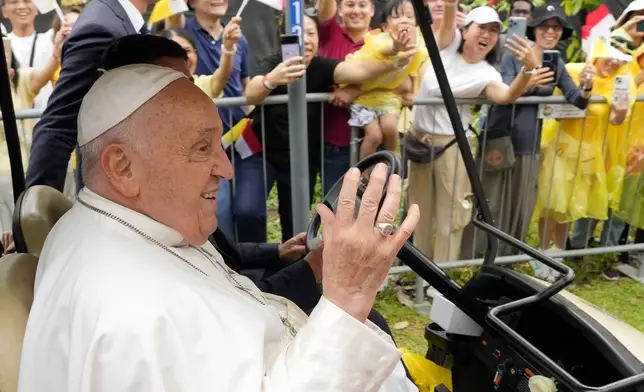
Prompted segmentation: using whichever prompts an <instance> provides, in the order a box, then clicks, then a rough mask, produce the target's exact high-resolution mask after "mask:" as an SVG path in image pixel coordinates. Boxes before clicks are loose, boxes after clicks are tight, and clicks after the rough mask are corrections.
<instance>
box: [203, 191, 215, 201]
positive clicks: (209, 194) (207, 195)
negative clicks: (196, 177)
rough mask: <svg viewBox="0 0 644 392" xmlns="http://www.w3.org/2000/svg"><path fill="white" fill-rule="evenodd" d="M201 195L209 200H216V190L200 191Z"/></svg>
mask: <svg viewBox="0 0 644 392" xmlns="http://www.w3.org/2000/svg"><path fill="white" fill-rule="evenodd" d="M201 197H202V198H204V199H206V200H210V201H214V200H217V191H214V192H205V193H202V194H201Z"/></svg>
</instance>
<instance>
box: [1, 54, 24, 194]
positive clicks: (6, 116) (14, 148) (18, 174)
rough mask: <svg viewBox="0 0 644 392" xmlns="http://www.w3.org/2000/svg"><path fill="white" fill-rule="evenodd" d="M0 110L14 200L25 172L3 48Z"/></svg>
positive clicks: (21, 184) (22, 189)
mask: <svg viewBox="0 0 644 392" xmlns="http://www.w3.org/2000/svg"><path fill="white" fill-rule="evenodd" d="M16 72H18V70H16ZM0 111H1V112H2V123H3V124H4V134H5V139H6V143H7V151H8V153H9V162H10V166H11V182H12V184H13V199H14V201H16V200H18V197H20V194H22V192H23V191H24V190H25V172H24V171H23V169H22V154H21V149H20V138H18V125H17V123H16V112H15V111H14V107H13V99H12V98H11V82H10V80H9V68H8V67H7V56H5V53H4V50H2V51H0Z"/></svg>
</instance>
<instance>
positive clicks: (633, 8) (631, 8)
mask: <svg viewBox="0 0 644 392" xmlns="http://www.w3.org/2000/svg"><path fill="white" fill-rule="evenodd" d="M642 10H644V0H635V1H632V2H631V3H630V4H629V5H628V7H626V9H625V10H624V12H622V14H621V15H620V16H619V19H617V22H615V27H622V25H623V24H624V23H626V16H627V15H628V14H629V13H631V12H637V11H642Z"/></svg>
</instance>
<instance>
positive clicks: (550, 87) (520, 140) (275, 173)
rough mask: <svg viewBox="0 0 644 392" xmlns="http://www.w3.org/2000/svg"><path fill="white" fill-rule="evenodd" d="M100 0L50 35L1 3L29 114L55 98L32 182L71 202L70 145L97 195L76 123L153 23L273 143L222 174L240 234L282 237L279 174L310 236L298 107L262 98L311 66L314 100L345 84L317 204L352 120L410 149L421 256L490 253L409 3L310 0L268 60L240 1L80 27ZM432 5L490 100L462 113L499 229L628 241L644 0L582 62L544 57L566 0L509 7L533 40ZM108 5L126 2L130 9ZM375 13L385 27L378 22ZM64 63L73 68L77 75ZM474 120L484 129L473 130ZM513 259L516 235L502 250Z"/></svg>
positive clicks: (227, 221)
mask: <svg viewBox="0 0 644 392" xmlns="http://www.w3.org/2000/svg"><path fill="white" fill-rule="evenodd" d="M84 1H85V0H79V1H77V2H75V3H74V2H71V3H63V4H62V9H63V10H64V13H65V20H64V21H60V20H59V19H58V18H57V17H56V18H54V23H53V26H52V29H51V30H50V31H48V32H47V33H44V34H39V33H36V32H35V29H34V18H35V15H36V14H37V10H36V7H35V5H34V4H33V3H32V2H31V1H30V0H5V1H4V3H3V6H2V9H3V14H4V16H5V17H6V18H7V19H8V22H9V24H10V26H11V33H9V34H8V35H7V37H9V38H10V39H11V47H12V51H13V54H14V55H13V60H12V64H11V66H10V68H11V70H12V71H11V75H12V79H11V80H12V85H13V86H14V91H13V94H14V104H15V106H16V109H25V108H30V107H35V108H42V109H44V113H43V116H42V118H41V119H40V120H39V121H38V122H37V123H36V125H35V127H34V124H33V122H31V121H28V120H25V121H20V124H19V125H20V135H21V141H22V146H23V157H24V158H25V162H24V164H25V167H26V168H27V185H28V186H30V185H34V184H45V185H50V186H53V187H55V188H57V189H60V190H63V189H64V190H65V191H66V194H69V195H70V197H73V194H74V193H75V192H74V190H73V189H72V190H71V191H70V189H69V188H70V187H69V185H70V181H69V177H70V170H68V162H69V161H70V159H69V158H70V156H71V158H72V159H71V164H70V165H69V167H70V168H71V169H73V170H74V171H75V172H76V181H75V183H76V186H75V189H77V190H79V189H81V188H82V186H83V179H82V175H81V174H82V171H83V169H82V168H83V165H84V163H85V161H84V159H83V157H82V154H79V151H75V149H76V124H75V120H76V116H77V112H78V107H79V106H80V102H81V100H82V97H83V95H84V93H85V92H86V91H87V89H88V88H89V87H90V86H91V83H93V81H94V80H95V79H96V77H97V76H98V74H97V71H96V69H97V68H98V67H99V65H100V64H101V56H102V51H104V49H105V48H106V47H107V45H108V44H110V43H111V42H112V41H113V40H114V39H116V38H118V37H120V36H122V35H128V34H136V33H139V34H152V35H154V36H161V37H165V38H167V39H169V40H172V41H174V42H176V43H177V44H178V45H180V46H181V47H182V48H183V49H184V50H185V52H186V53H187V56H188V64H189V70H190V73H191V75H192V79H193V80H194V83H195V84H196V85H197V86H199V88H200V89H201V90H202V91H204V92H205V93H206V94H207V95H208V96H209V97H211V98H213V99H215V98H220V97H245V98H246V99H247V103H248V104H247V105H246V106H242V107H227V108H223V107H220V108H219V113H220V116H221V119H222V121H223V126H224V133H226V132H229V131H231V130H232V131H231V132H230V134H233V133H235V134H236V135H237V136H234V137H238V136H239V134H243V135H245V137H248V136H247V135H248V133H245V131H246V130H247V129H248V130H250V131H252V132H250V133H252V137H253V138H254V139H256V140H255V143H254V145H255V146H256V147H257V146H261V147H259V148H255V149H254V150H251V151H250V152H248V151H244V152H241V151H238V149H236V148H235V144H234V143H233V144H232V145H231V147H230V148H229V149H228V154H229V157H230V158H231V160H232V161H233V162H234V167H235V175H234V180H233V181H226V180H224V181H222V184H221V185H220V188H219V191H218V195H217V198H218V202H219V205H218V213H217V214H218V220H219V227H220V228H222V230H224V231H226V232H227V233H228V234H229V235H230V236H231V237H234V238H236V240H237V241H239V242H266V241H267V239H268V235H267V208H266V204H267V195H268V194H269V193H270V191H271V189H272V188H273V187H274V185H277V194H278V199H279V207H278V211H279V215H280V222H281V227H282V241H287V240H288V239H289V238H291V237H293V235H294V234H295V233H293V228H292V212H291V207H292V206H291V205H292V203H291V178H290V164H291V163H290V159H289V148H290V147H289V137H288V134H289V118H288V108H287V105H268V106H264V107H262V106H261V105H260V104H261V102H262V100H263V99H264V98H265V97H267V96H269V95H281V94H285V93H286V91H287V89H286V87H287V86H288V85H289V84H290V83H292V82H293V81H295V80H297V79H299V78H301V77H305V78H306V86H307V92H308V93H321V92H330V93H331V98H330V99H329V102H328V103H327V104H324V105H320V104H316V103H309V105H308V108H307V120H308V121H307V126H308V132H309V137H308V140H309V148H308V151H309V162H308V163H309V166H308V167H309V179H310V189H311V198H313V189H314V188H315V183H316V181H317V179H318V176H320V175H321V174H322V173H323V176H321V177H322V180H323V183H322V191H323V192H324V193H326V192H327V191H328V190H329V189H330V188H331V186H333V185H334V184H335V183H336V182H337V180H338V179H339V178H340V177H341V176H342V175H343V174H344V173H345V172H346V170H347V169H348V168H349V166H350V164H349V162H350V153H349V152H350V148H349V145H350V143H351V140H350V134H351V131H350V127H359V128H361V129H362V130H363V131H364V138H363V139H362V142H361V145H360V157H361V158H363V157H365V156H367V155H370V154H372V153H373V152H375V151H377V150H378V149H379V148H385V149H388V150H392V151H400V152H403V153H405V157H406V158H407V159H408V173H407V183H408V185H407V196H408V201H409V202H410V203H417V204H419V205H420V206H421V210H422V211H425V212H426V214H427V215H425V217H426V218H425V219H423V221H421V224H420V225H419V227H418V229H417V232H416V235H415V236H414V241H415V243H416V245H417V246H418V247H419V249H421V250H422V251H423V252H424V253H425V254H426V255H427V256H429V257H430V258H432V259H433V260H435V261H439V262H440V261H448V260H456V259H458V258H461V259H466V258H475V257H477V256H478V255H479V254H480V252H481V251H482V250H483V249H484V247H485V243H486V237H485V235H483V234H481V233H480V232H479V231H478V230H475V229H474V228H473V225H472V224H471V220H472V214H473V213H474V210H475V206H474V201H473V199H472V195H471V186H470V182H469V179H468V177H467V174H466V172H465V168H464V164H463V160H462V158H461V156H460V151H459V150H458V147H457V146H456V145H455V143H454V130H453V127H452V124H451V122H450V120H449V117H448V115H447V110H446V108H445V107H444V106H440V105H426V106H422V105H416V106H414V107H413V109H411V104H412V102H413V100H414V99H415V98H420V99H423V98H432V97H440V96H441V93H440V88H439V85H438V81H437V77H436V74H435V73H434V70H433V68H432V67H431V61H430V60H429V57H428V53H427V48H426V47H425V45H424V41H423V38H422V35H421V34H420V30H419V29H418V26H417V19H416V16H415V12H414V8H413V6H412V4H411V2H410V1H409V0H389V1H387V2H386V4H384V6H382V7H379V8H381V9H380V14H379V15H377V14H376V13H375V7H374V4H373V3H372V2H371V1H370V0H342V1H339V2H336V1H334V0H318V1H317V3H315V4H309V5H311V6H310V7H306V10H305V18H304V23H303V37H304V40H303V41H304V42H303V44H304V47H303V53H304V56H303V57H301V58H300V57H294V58H290V59H287V60H285V61H282V57H281V53H280V51H279V48H274V49H275V51H274V54H271V55H268V56H265V57H263V58H261V59H259V61H255V63H253V57H252V54H251V52H250V47H251V46H252V45H250V44H249V42H248V40H247V38H246V37H245V36H244V34H243V31H242V30H243V29H242V28H241V26H242V25H243V24H242V18H239V17H233V18H231V19H230V20H229V21H228V22H227V23H225V24H224V23H223V21H222V20H223V18H224V17H225V15H226V14H227V12H228V11H229V10H228V3H227V2H225V1H224V2H216V3H213V2H210V1H206V0H191V1H190V2H189V7H190V8H191V10H192V11H193V15H194V16H192V17H188V16H186V15H184V14H182V13H180V14H176V15H173V16H171V17H169V18H167V19H165V20H163V21H161V22H158V23H156V24H154V25H151V26H149V27H150V29H148V26H146V24H145V21H144V20H143V17H142V14H143V13H144V12H145V10H146V9H147V8H148V6H149V2H145V1H143V0H141V1H140V4H138V3H136V2H134V1H133V2H130V1H119V2H118V4H119V5H120V6H122V8H123V10H124V15H125V16H126V17H127V18H128V19H129V20H130V22H131V23H130V24H128V25H127V26H126V25H125V24H124V25H123V26H100V25H97V24H95V23H86V24H84V23H83V20H84V19H85V17H81V18H80V19H79V21H80V22H78V23H79V24H80V25H79V26H75V23H77V19H78V18H79V15H82V13H83V7H84V6H85V3H84ZM121 3H122V4H121ZM426 4H427V6H428V7H429V9H430V12H431V15H432V22H433V24H432V31H433V32H434V35H435V37H436V40H437V43H438V46H439V49H440V50H441V59H442V61H443V63H444V65H445V69H446V71H447V76H448V79H449V80H450V87H451V88H452V90H453V92H454V95H455V96H456V97H457V98H478V97H485V98H487V99H488V100H489V101H490V104H489V105H484V106H483V107H482V108H475V110H472V107H471V106H469V105H461V106H459V108H458V110H459V114H460V117H461V121H462V123H463V124H462V125H463V127H464V129H466V130H468V135H469V136H471V137H470V140H471V141H472V142H473V148H472V151H473V153H474V154H475V156H476V160H477V164H478V166H479V169H480V173H481V176H482V177H481V179H482V183H483V186H484V190H485V193H486V196H487V197H488V200H489V202H490V206H491V208H492V212H493V215H494V218H495V223H496V224H497V225H498V227H500V228H501V229H502V230H503V231H505V232H507V233H510V234H511V235H513V236H514V237H516V238H518V239H520V240H522V241H525V239H526V236H527V234H528V231H529V226H530V223H531V222H532V221H533V216H537V217H538V218H539V225H538V227H539V237H540V241H539V242H540V246H541V248H543V249H544V250H547V251H554V252H556V251H560V250H562V249H576V248H584V247H586V246H588V244H589V242H591V240H592V238H593V233H594V229H595V226H596V225H597V222H602V221H603V222H605V224H604V225H603V232H602V236H601V241H600V242H601V245H602V246H611V245H617V244H618V243H619V242H620V241H623V237H624V235H625V233H628V231H629V229H630V227H631V226H632V227H634V228H638V229H639V228H640V227H641V226H642V224H641V223H642V221H644V219H642V218H639V217H640V216H642V214H644V211H640V210H641V208H639V205H640V204H641V202H640V201H639V196H637V195H639V191H638V189H639V186H638V178H639V171H638V167H639V163H638V162H639V160H638V157H639V156H640V155H641V154H640V152H641V149H640V147H639V144H638V143H640V141H639V139H638V135H637V134H638V132H637V127H633V126H631V124H637V116H638V115H639V111H641V109H639V104H637V103H636V102H635V98H636V96H637V91H638V87H639V84H638V83H640V82H641V81H642V79H644V77H642V73H641V69H642V65H644V56H641V55H640V54H641V53H642V49H641V40H642V36H643V35H644V33H642V32H639V31H638V30H637V23H638V22H639V21H640V20H641V18H644V16H642V15H644V3H642V1H641V0H639V1H634V2H632V3H631V5H630V6H629V7H628V9H626V10H625V11H624V13H623V15H622V16H621V17H620V18H619V20H618V22H617V24H616V25H615V26H614V29H613V32H612V33H611V36H610V38H609V39H607V40H606V41H602V42H599V41H601V40H598V42H597V43H596V45H594V46H593V47H594V48H597V50H594V52H593V53H588V54H586V57H585V59H584V60H583V61H582V62H581V63H577V64H575V63H569V64H566V62H565V60H564V58H565V56H564V55H563V54H561V56H559V57H557V63H556V64H554V65H551V66H550V68H548V67H545V66H544V65H543V58H544V52H546V51H552V50H556V49H558V48H560V47H561V43H562V42H563V43H565V42H566V41H567V40H568V39H569V38H570V37H571V36H572V34H573V28H572V25H571V22H570V21H569V19H568V17H567V16H566V15H565V13H564V12H563V10H562V9H561V7H560V6H559V5H558V4H555V3H547V4H546V5H544V6H542V7H538V8H535V7H534V6H533V4H532V3H531V2H529V1H526V0H515V1H513V2H512V4H511V7H512V8H511V10H510V15H508V16H514V17H524V18H526V19H527V21H528V28H527V32H526V35H525V37H522V36H516V37H508V36H506V33H505V32H504V30H505V28H504V23H503V20H501V18H500V17H499V14H498V13H497V12H496V11H495V10H494V9H493V8H491V7H487V6H482V7H476V8H473V9H471V10H468V9H467V7H465V6H464V5H463V4H459V2H458V1H456V0H426ZM105 7H107V8H112V10H111V12H114V10H113V8H114V6H112V5H110V4H107V3H106V4H105ZM267 12H268V11H267ZM87 20H90V18H89V17H87ZM374 21H375V23H374ZM374 24H376V25H377V26H378V27H379V28H376V29H372V26H374ZM278 25H279V28H278V30H279V31H270V32H266V34H273V35H275V36H277V37H279V34H282V33H284V28H283V22H281V23H278ZM74 29H76V30H79V32H78V34H77V35H75V37H78V41H74V40H73V38H74V36H72V40H71V41H70V42H66V39H67V37H68V36H69V33H70V31H73V30H74ZM83 29H85V30H83ZM81 30H82V31H81ZM103 30H105V31H103ZM81 32H82V33H83V34H81ZM617 42H619V43H621V44H619V45H617ZM624 42H626V44H624ZM63 45H64V47H65V51H64V52H63ZM87 45H91V47H92V49H91V50H89V49H88V46H87ZM128 45H129V43H128V41H127V40H126V41H123V42H121V46H122V47H121V48H120V50H123V51H128V50H131V51H136V50H139V49H137V48H136V45H134V46H132V47H134V49H132V47H130V46H128ZM144 55H145V53H138V54H137V53H131V56H144ZM62 58H64V59H65V63H64V64H65V67H66V68H67V70H68V72H63V73H62V74H61V73H60V61H61V59H62ZM111 66H113V64H112V65H111ZM59 75H60V76H61V77H60V78H59ZM623 77H627V78H623ZM616 80H617V81H625V82H624V83H625V84H626V85H627V86H626V87H627V88H626V90H624V89H623V88H622V89H620V90H619V91H620V92H622V93H623V92H624V91H626V93H625V94H622V93H620V94H622V95H621V96H619V97H617V98H616V99H613V98H614V91H615V90H614V85H615V81H616ZM56 85H59V86H58V87H57V88H56V89H55V90H53V92H52V87H53V86H56ZM640 91H641V90H640ZM552 95H562V96H564V97H565V99H566V101H567V102H569V103H570V104H572V105H574V106H576V107H578V108H580V109H584V110H586V117H585V118H584V119H581V118H575V119H563V120H557V119H542V116H540V114H539V112H540V106H539V105H538V104H526V105H522V104H514V102H515V101H516V100H517V99H518V98H520V97H525V96H536V97H546V96H552ZM593 95H601V96H604V97H606V99H607V100H608V103H592V104H589V101H588V100H589V98H590V97H591V96H593ZM43 101H44V102H45V103H47V102H48V104H47V105H44V104H42V102H43ZM239 127H243V128H247V129H244V130H242V131H239V129H238V128H239ZM474 128H476V129H479V130H481V131H482V132H479V133H476V134H475V135H474V134H473V132H472V131H471V130H474ZM474 131H475V130H474ZM32 135H33V136H32ZM402 135H404V137H401V136H402ZM473 135H474V136H476V135H477V136H478V137H474V136H473ZM229 136H230V135H229ZM233 141H234V140H233ZM476 142H478V143H476ZM474 143H476V144H477V145H478V147H476V148H475V147H474ZM562 146H565V147H562ZM6 155H7V154H6V152H5V153H4V157H3V159H4V160H5V162H7V156H6ZM77 158H78V159H77ZM579 162H583V164H580V163H579ZM3 168H4V169H3V173H2V174H3V177H2V181H3V183H2V184H3V192H2V193H3V195H2V198H3V200H4V202H3V204H2V208H3V213H2V231H3V232H6V231H9V228H10V220H11V213H12V208H13V207H12V206H13V204H12V198H13V196H12V195H11V192H10V185H11V182H10V177H9V174H10V173H9V168H8V164H3ZM66 180H67V181H66ZM233 183H234V187H233ZM72 188H73V187H72ZM233 188H234V189H233ZM624 190H626V191H624ZM571 224H574V225H573V228H572V230H571ZM638 237H642V236H641V233H639V231H638ZM514 252H515V251H514V250H513V249H511V248H510V247H508V246H505V245H501V248H500V252H499V254H500V255H507V254H512V253H514ZM533 267H534V268H535V269H536V270H538V271H537V272H538V274H539V275H540V276H541V277H543V278H547V279H552V278H553V277H554V275H555V274H554V272H553V271H549V270H547V269H542V268H540V266H539V265H538V264H536V263H533ZM605 276H607V277H609V278H615V277H616V272H615V271H610V270H607V271H605Z"/></svg>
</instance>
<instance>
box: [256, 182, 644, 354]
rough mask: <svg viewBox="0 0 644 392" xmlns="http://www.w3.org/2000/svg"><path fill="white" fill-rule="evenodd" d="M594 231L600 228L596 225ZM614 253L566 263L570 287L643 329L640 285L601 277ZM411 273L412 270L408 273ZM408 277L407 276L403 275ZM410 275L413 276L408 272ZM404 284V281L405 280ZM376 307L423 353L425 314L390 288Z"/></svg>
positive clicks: (397, 334) (460, 276)
mask: <svg viewBox="0 0 644 392" xmlns="http://www.w3.org/2000/svg"><path fill="white" fill-rule="evenodd" d="M319 200H320V185H319V181H318V185H317V186H316V189H315V196H314V202H317V201H319ZM267 206H268V238H269V241H271V242H279V241H280V239H281V226H280V223H279V214H278V213H277V206H278V203H277V190H276V188H275V187H274V188H273V190H272V191H271V193H270V195H269V199H268V203H267ZM598 226H599V227H598V228H597V231H599V230H601V225H598ZM527 242H528V243H529V244H530V245H531V246H537V245H538V236H537V226H536V220H534V221H533V222H532V225H531V227H530V233H529V234H528V236H527ZM614 258H615V255H598V256H588V257H585V258H584V260H583V261H582V262H580V263H569V262H568V263H567V264H568V265H570V266H571V267H572V268H573V269H574V270H575V275H576V279H575V283H574V285H573V286H572V287H570V291H571V292H572V293H573V294H575V295H577V296H579V297H581V298H583V299H585V300H587V301H589V302H590V303H593V304H595V305H597V306H599V307H600V308H602V309H603V310H604V311H606V312H608V313H610V314H612V315H614V316H616V317H617V318H619V319H621V320H624V321H625V322H627V323H628V324H630V325H631V326H633V327H635V328H636V329H638V330H640V331H642V332H644V285H642V284H639V283H637V282H634V281H632V280H630V279H628V278H623V279H621V280H620V281H617V282H608V281H605V280H603V279H602V278H601V277H600V276H599V274H600V272H601V271H602V269H603V268H606V267H607V266H608V265H610V264H611V262H612V260H614ZM514 268H516V269H518V270H520V271H522V272H525V273H530V271H531V268H530V267H529V264H527V263H526V264H517V265H515V267H514ZM476 270H477V269H476V268H474V267H466V268H458V269H455V270H450V271H448V273H449V275H450V276H451V277H452V278H453V279H455V280H456V281H458V282H459V283H461V284H462V283H464V282H465V281H467V280H469V279H470V278H471V277H472V276H474V274H475V273H476ZM411 275H413V274H411ZM406 279H409V277H406ZM412 279H413V276H412ZM406 284H407V283H406ZM375 307H376V309H377V310H378V311H379V312H380V313H381V314H382V315H383V316H384V317H385V319H386V320H387V322H388V323H389V325H390V327H391V328H392V332H393V335H394V339H395V340H396V343H397V344H398V346H399V347H405V348H407V349H408V350H410V351H411V352H414V353H417V354H421V355H425V352H426V351H427V342H426V341H425V338H424V330H425V326H426V325H427V323H428V322H429V318H428V317H426V316H422V315H420V314H419V313H417V312H416V311H415V310H414V309H412V308H409V307H407V306H404V305H401V304H400V302H399V301H398V299H397V298H396V294H395V293H394V291H393V290H392V289H391V288H387V289H385V290H384V291H383V292H382V293H380V294H379V295H378V298H377V300H376V305H375ZM403 321H406V322H408V323H409V325H408V326H407V327H405V328H402V329H395V328H394V326H395V324H396V323H399V322H403Z"/></svg>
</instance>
